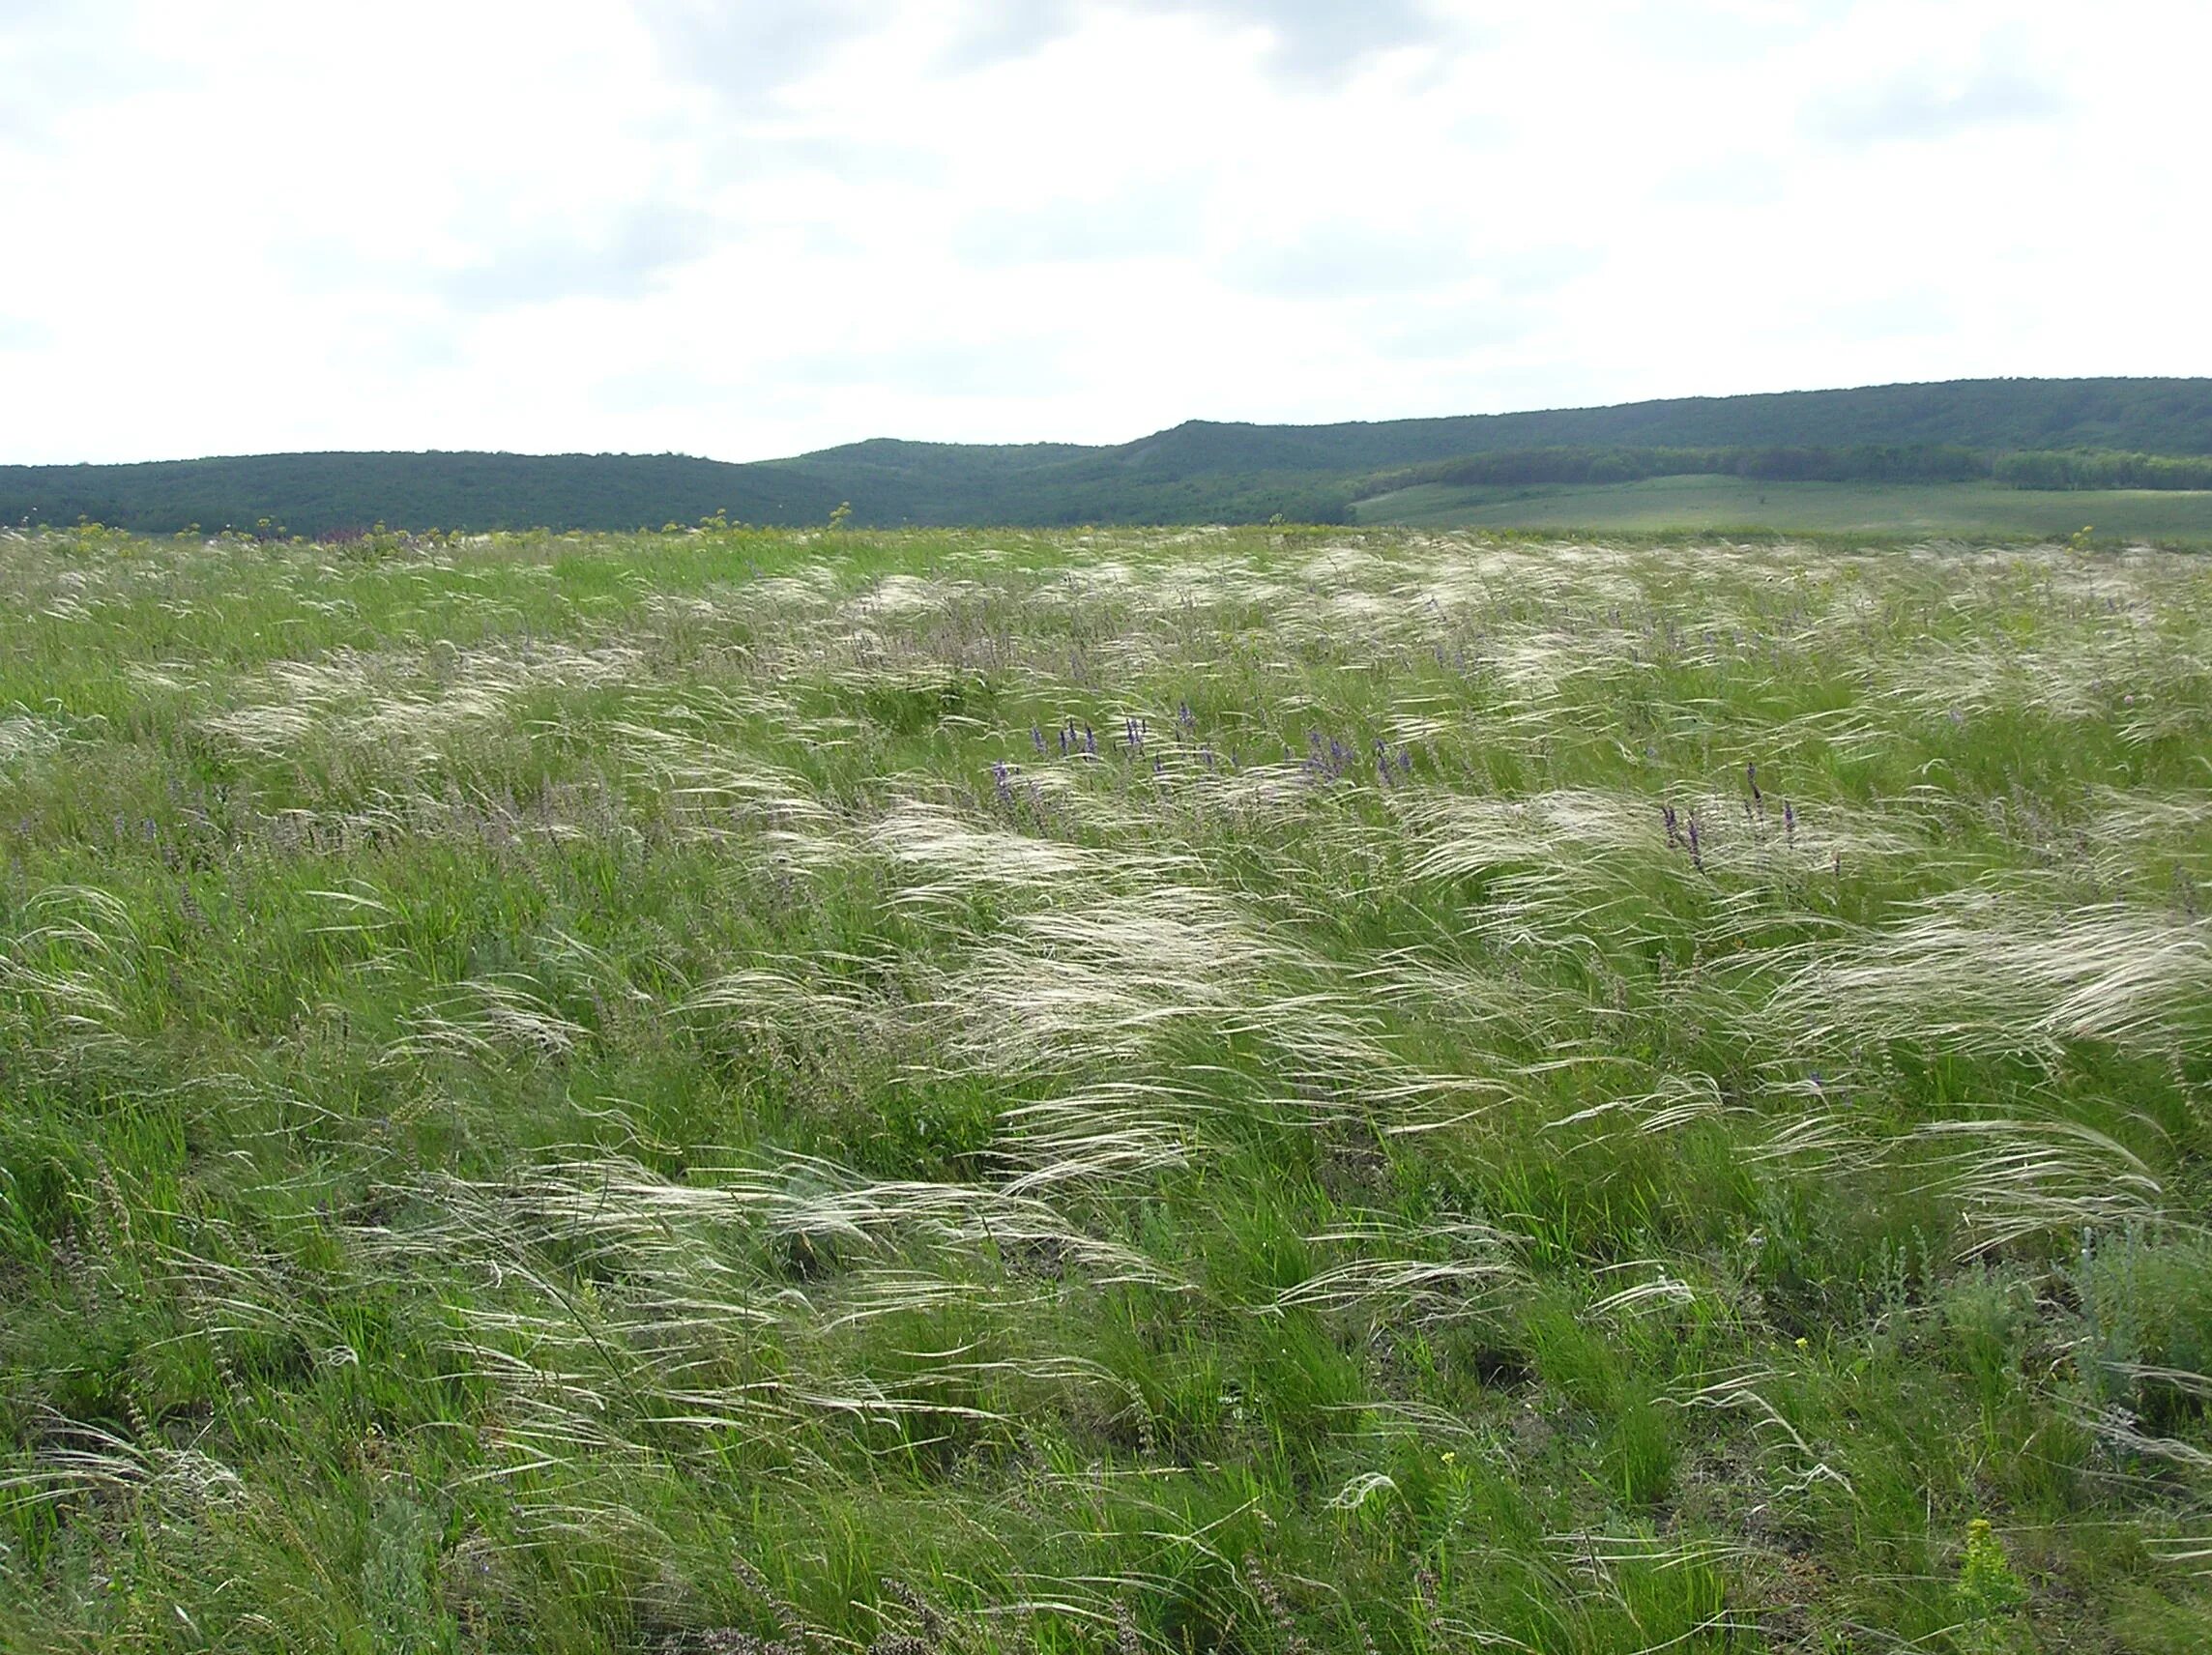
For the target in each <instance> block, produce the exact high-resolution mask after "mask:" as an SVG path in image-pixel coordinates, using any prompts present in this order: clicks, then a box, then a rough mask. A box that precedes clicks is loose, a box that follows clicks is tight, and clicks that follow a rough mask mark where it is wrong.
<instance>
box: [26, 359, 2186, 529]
mask: <svg viewBox="0 0 2212 1655" xmlns="http://www.w3.org/2000/svg"><path fill="white" fill-rule="evenodd" d="M1689 450H1699V451H1700V454H1699V458H1698V461H1697V463H1696V464H1695V465H1694V466H1693V465H1691V464H1690V463H1689V462H1688V461H1687V460H1686V459H1685V460H1684V461H1683V462H1682V463H1683V465H1684V468H1685V469H1696V470H1703V471H1735V472H1738V473H1740V474H1741V475H1745V476H1775V477H1825V476H1849V477H1862V476H1873V477H1882V476H1891V475H1895V476H1917V477H1930V476H1936V475H1938V474H1940V475H1951V474H1954V473H1958V474H1962V475H1967V474H1970V475H1981V476H1990V477H1995V478H1998V479H2005V478H2007V477H2008V475H2010V476H2013V477H2016V478H2017V477H2024V476H2025V475H2026V474H2027V472H2028V471H2031V470H2033V469H2034V466H2032V465H2027V464H2025V463H2024V462H2023V459H2022V457H2021V456H2023V455H2032V456H2038V459H2037V461H2036V464H2040V465H2042V466H2043V467H2044V470H2045V472H2046V473H2050V474H2051V475H2064V476H2066V477H2067V478H2069V479H2071V481H2072V483H2073V485H2076V486H2080V485H2082V484H2083V483H2084V482H2086V483H2087V484H2089V485H2095V484H2096V483H2097V482H2099V481H2100V480H2113V479H2126V480H2130V481H2131V482H2132V483H2134V484H2135V485H2139V486H2140V485H2145V483H2144V479H2146V478H2147V479H2149V481H2148V483H2147V485H2148V486H2161V485H2162V484H2163V485H2176V483H2177V480H2178V479H2187V478H2189V477H2191V476H2194V475H2195V469H2196V468H2173V467H2170V466H2166V467H2162V466H2159V465H2155V464H2145V463H2141V462H2140V461H2139V460H2138V461H2136V462H2134V463H2133V465H2132V469H2130V465H2129V464H2120V463H2115V462H2116V461H2127V460H2129V458H2130V456H2146V455H2147V456H2162V455H2163V456H2176V455H2178V456H2206V455H2212V379H2065V380H2052V379H2043V380H2038V379H1991V380H1954V381H1948V382H1943V383H1937V384H1927V385H1888V386H1874V387H1868V388H1864V389H1859V390H1850V391H1809V392H1777V393H1772V394H1763V395H1752V396H1723V397H1677V398H1672V399H1669V400H1665V401H1656V402H1636V403H1627V404H1622V405H1619V406H1615V407H1607V408H1570V409H1555V410H1550V411H1546V412H1538V413H1526V414H1494V415H1469V416H1463V417H1456V418H1448V419H1434V420H1393V421H1380V422H1375V423H1349V424H1336V425H1245V424H1222V423H1213V422H1209V421H1190V422H1188V423H1186V424H1182V425H1178V426H1176V427H1174V428H1173V429H1171V430H1166V431H1160V432H1157V433H1155V434H1153V435H1151V436H1149V437H1144V438H1140V439H1138V440H1137V441H1135V442H1131V443H1123V444H1119V445H1115V446H1111V447H1101V448H1091V447H1082V446H1077V445H1072V444H1054V443H1038V444H1028V445H1019V446H1004V447H995V446H985V445H962V444H943V443H906V442H896V441H891V440H888V439H886V440H878V441H874V442H866V443H857V444H853V445H850V446H848V447H844V448H836V449H825V450H820V451H819V452H815V453H809V454H801V455H799V456H797V457H795V458H791V459H782V460H768V461H761V462H757V463H753V464H744V465H740V464H730V463H726V462H722V461H717V460H705V459H695V458H691V457H688V456H685V455H682V454H504V453H310V454H268V455H259V456H252V457H244V458H220V459H198V460H163V461H154V462H149V463H145V464H138V465H108V466H0V522H7V523H20V522H40V523H73V522H75V521H77V520H78V519H80V518H90V519H92V520H94V521H96V522H102V523H107V524H111V525H115V526H118V527H125V528H132V529H140V530H146V531H154V532H168V531H174V530H180V529H184V528H187V527H189V526H191V525H198V526H199V527H201V528H204V529H210V530H213V529H218V528H224V527H237V528H251V527H253V526H255V525H256V524H258V523H260V522H262V520H264V519H266V520H267V521H268V522H269V524H270V525H272V526H280V527H282V528H284V529H287V530H290V531H292V532H295V533H302V534H327V533H330V532H333V531H338V530H345V529H354V528H365V527H367V526H369V525H371V524H374V523H378V522H382V523H386V524H389V525H391V526H392V527H393V528H414V529H423V528H432V527H436V528H447V529H491V528H522V527H532V526H543V527H552V528H602V529H622V528H636V527H640V526H645V527H658V526H659V525H661V524H662V523H665V522H681V523H689V522H693V521H696V520H698V519H699V518H702V517H707V516H711V515H713V514H714V513H715V512H722V513H725V514H726V515H727V516H729V517H730V518H731V519H733V520H739V521H745V522H753V523H815V522H821V521H823V520H825V519H826V518H827V517H828V516H829V513H830V512H831V511H832V510H833V509H834V508H836V507H838V506H839V505H840V504H845V503H849V504H850V505H851V507H852V515H853V519H854V520H855V521H856V522H859V523H865V524H897V523H919V524H962V523H975V524H980V523H991V524H1025V523H1027V524H1065V523H1081V522H1099V523H1107V522H1123V523H1130V522H1193V521H1256V520H1263V519H1266V518H1267V517H1270V516H1274V515H1277V514H1280V515H1282V516H1285V517H1289V518H1302V519H1306V520H1331V519H1336V518H1341V517H1342V516H1344V515H1345V513H1346V511H1347V510H1348V508H1349V506H1350V503H1351V502H1352V501H1353V500H1355V499H1358V498H1361V497H1362V496H1364V495H1368V494H1372V493H1375V492H1377V491H1378V490H1379V489H1381V488H1383V487H1387V486H1390V485H1392V484H1393V483H1394V482H1397V481H1402V480H1404V479H1405V478H1406V477H1407V476H1408V475H1416V476H1417V475H1431V476H1434V475H1438V474H1439V468H1449V467H1450V466H1451V465H1452V463H1453V462H1461V463H1462V464H1463V465H1471V466H1473V467H1474V468H1475V469H1477V470H1479V471H1481V472H1482V473H1483V474H1484V475H1486V476H1489V477H1492V478H1495V479H1503V480H1511V479H1512V478H1513V476H1514V475H1515V474H1516V473H1517V472H1527V473H1528V475H1529V476H1530V477H1531V479H1536V478H1540V477H1545V476H1552V475H1557V474H1558V473H1559V471H1560V469H1561V467H1562V465H1564V466H1565V467H1566V468H1567V469H1568V470H1570V471H1576V470H1577V468H1578V467H1579V468H1580V469H1579V471H1578V472H1577V475H1585V476H1606V475H1651V468H1652V467H1653V466H1654V465H1663V464H1673V463H1675V462H1674V461H1673V460H1670V459H1667V458H1666V457H1665V456H1666V455H1667V454H1669V453H1670V452H1673V451H1682V452H1684V453H1687V452H1688V451H1689ZM2063 450H2098V451H2099V453H2100V454H2101V455H2102V456H2104V457H2103V458H2101V459H2100V460H2099V461H2098V462H2097V463H2095V464H2088V463H2074V464H2072V465H2071V467H2070V469H2069V468H2068V467H2066V466H2064V465H2061V464H2060V463H2059V462H2058V461H2055V460H2052V459H2051V458H2049V456H2052V455H2055V454H2058V453H2060V452H2061V451H2063ZM1654 456H1657V457H1654ZM2008 465H2009V467H2010V471H2009V473H2008V470H2007V467H2008ZM2054 465H2056V466H2058V468H2059V469H2058V471H2057V472H2052V466H2054ZM2039 475H2040V474H2039ZM2187 485H2188V486H2201V484H2200V483H2194V482H2192V483H2188V484H2187Z"/></svg>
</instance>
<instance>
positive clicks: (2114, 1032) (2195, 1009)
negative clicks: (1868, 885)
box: [1764, 890, 2212, 1057]
mask: <svg viewBox="0 0 2212 1655" xmlns="http://www.w3.org/2000/svg"><path fill="white" fill-rule="evenodd" d="M2208 1016H2212V925H2207V923H2206V922H2205V921H2204V920H2202V919H2195V920H2192V919H2188V918H2186V917H2178V916H2176V915H2172V914H2170V913H2160V912H2157V911H2154V910H2150V909H2146V908H2142V907H2139V906H2137V905H2134V904H2129V903H2102V904H2094V905H2088V906H2084V907H2081V908H2076V909H2073V910H2069V911H2052V910H2051V909H2048V908H2042V907H2038V906H2035V905H2031V904H2028V903H2025V902H2022V901H2020V900H2018V899H2013V898H2008V897H2007V896H2005V895H2002V894H1998V893H1994V892H1991V891H1985V890H1969V891H1961V892H1952V893H1946V894H1944V895H1941V896H1937V897H1933V898H1930V899H1928V900H1926V901H1925V902H1923V903H1921V904H1920V905H1918V910H1917V912H1916V913H1914V914H1913V915H1912V916H1911V917H1909V918H1906V919H1905V920H1904V921H1902V922H1901V923H1899V924H1897V925H1894V926H1892V927H1890V928H1889V929H1888V930H1886V931H1881V932H1877V933H1875V934H1873V935H1871V936H1867V937H1865V938H1863V939H1860V940H1858V941H1855V942H1848V943H1844V944H1836V945H1833V946H1830V947H1827V948H1825V949H1823V950H1822V952H1821V953H1819V955H1817V956H1814V957H1812V958H1810V959H1808V960H1807V961H1806V962H1805V963H1804V964H1803V965H1802V966H1800V967H1799V968H1798V969H1797V970H1796V972H1795V973H1794V974H1793V975H1792V976H1791V977H1790V979H1789V980H1788V981H1787V982H1785V983H1784V984H1783V985H1782V986H1781V988H1780V990H1779V991H1778V992H1777V993H1776V994H1775V996H1774V998H1773V1001H1772V1002H1771V1003H1770V1004H1769V1005H1768V1007H1767V1009H1766V1013H1765V1019H1764V1021H1765V1024H1766V1026H1767V1028H1768V1029H1769V1030H1770V1031H1772V1033H1773V1035H1774V1036H1775V1037H1776V1038H1777V1039H1778V1040H1780V1041H1783V1042H1790V1041H1795V1042H1801V1043H1803V1044H1806V1045H1813V1044H1818V1043H1821V1042H1831V1041H1842V1042H1855V1041H1864V1040H1868V1039H1875V1040H1890V1039H1904V1038H1908V1037H1909V1038H1918V1039H1923V1040H1935V1041H1937V1042H1939V1043H1941V1044H1943V1045H1945V1046H1949V1047H1952V1048H1954V1049H1957V1050H1961V1051H1970V1052H1976V1053H1984V1054H1998V1053H2003V1052H2008V1051H2022V1050H2028V1051H2035V1052H2038V1053H2041V1054H2044V1055H2046V1056H2047V1057H2048V1056H2050V1055H2052V1054H2054V1053H2055V1052H2056V1050H2057V1048H2058V1046H2059V1045H2060V1043H2062V1042H2064V1041H2068V1040H2092V1039H2093V1040H2109V1041H2112V1042H2114V1043H2116V1044H2120V1045H2128V1046H2139V1047H2151V1048H2154V1049H2155V1048H2157V1047H2161V1046H2164V1045H2166V1044H2168V1043H2169V1042H2171V1041H2174V1040H2177V1039H2185V1038H2189V1037H2192V1036H2193V1035H2195V1034H2196V1033H2197V1032H2199V1031H2202V1030H2203V1028H2204V1027H2205V1026H2206V1019H2207V1017H2208Z"/></svg>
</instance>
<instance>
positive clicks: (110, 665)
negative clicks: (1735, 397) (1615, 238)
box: [0, 530, 2212, 1652]
mask: <svg viewBox="0 0 2212 1655" xmlns="http://www.w3.org/2000/svg"><path fill="white" fill-rule="evenodd" d="M0 583H4V593H5V599H6V604H5V610H4V612H0V710H4V711H0V833H4V835H5V846H6V855H7V867H6V878H5V882H4V884H0V1408H4V1409H5V1411H4V1414H0V1418H4V1420H5V1437H4V1440H5V1444H6V1446H5V1451H4V1458H0V1513H4V1526H0V1645H5V1646H6V1647H8V1648H10V1649H17V1648H20V1649H25V1650H31V1649H43V1648H86V1649H91V1648H123V1647H129V1648H131V1649H144V1648H161V1649H168V1648H173V1649H180V1650H181V1649H199V1648H218V1649H232V1648H264V1649H270V1650H297V1649H310V1648H331V1649H346V1650H376V1651H384V1650H409V1651H413V1650H438V1649H449V1648H493V1649H515V1650H524V1649H528V1650H578V1651H582V1650H654V1651H659V1650H668V1651H672V1652H683V1651H711V1650H722V1651H726V1650H738V1649H758V1648H764V1647H768V1646H771V1645H773V1644H776V1643H782V1644H784V1645H787V1646H790V1647H795V1648H796V1647H807V1648H816V1649H832V1648H861V1647H867V1646H870V1645H871V1644H873V1645H875V1646H877V1647H880V1648H882V1649H885V1650H887V1651H888V1650H892V1649H902V1650H914V1649H920V1648H924V1647H931V1648H935V1647H942V1648H946V1649H972V1648H973V1649H980V1648H1007V1649H1023V1648H1037V1649H1043V1650H1075V1649H1104V1648H1121V1649H1133V1648H1139V1647H1142V1648H1154V1647H1157V1648H1166V1649H1182V1648H1197V1649H1206V1648H1220V1649H1239V1650H1285V1651H1289V1650H1298V1649H1321V1648H1360V1647H1362V1646H1363V1645H1364V1644H1365V1643H1372V1645H1373V1646H1374V1647H1376V1648H1378V1649H1383V1650H1421V1651H1430V1650H1436V1651H1441V1650H1446V1649H1464V1648H1470V1647H1474V1646H1478V1645H1479V1646H1482V1647H1496V1648H1504V1649H1537V1650H1547V1651H1551V1650H1559V1651H1567V1650H1573V1651H1622V1652H1626V1651H1639V1650H1654V1649H1661V1648H1669V1649H1685V1650H1687V1649H1721V1648H1729V1649H1758V1648H1776V1649H1795V1648H1804V1649H1813V1648H1865V1649H1892V1648H1899V1647H1914V1648H1930V1649H1939V1648H1959V1649H1976V1650H1982V1649H2007V1648H2023V1649H2024V1648H2031V1647H2036V1646H2038V1644H2040V1646H2042V1647H2045V1648H2053V1649H2055V1648H2061V1647H2064V1648H2129V1649H2143V1650H2159V1649H2172V1650H2182V1649H2191V1648H2199V1647H2202V1646H2203V1640H2205V1639H2206V1637H2207V1636H2208V1634H2212V1595H2208V1594H2207V1591H2206V1588H2205V1585H2204V1582H2203V1580H2202V1578H2201V1577H2200V1575H2199V1574H2198V1573H2197V1571H2200V1570H2202V1569H2204V1568H2205V1566H2206V1564H2207V1561H2208V1560H2212V1420H2208V1419H2207V1415H2206V1405H2207V1398H2208V1397H2212V1379H2207V1378H2206V1377H2205V1376H2206V1374H2207V1372H2208V1371H2212V1237H2208V1235H2207V1233H2206V1230H2205V1228H2204V1222H2205V1217H2206V1213H2207V1206H2208V1199H2212V1198H2208V1189H2207V1179H2206V1168H2207V1164H2208V1163H2207V1152H2208V1150H2212V1119H2208V1117H2207V1093H2206V1088H2207V1084H2208V1081H2212V927H2208V925H2207V922H2206V920H2205V918H2204V916H2203V902H2204V899H2205V894H2206V893H2205V880H2206V878H2207V876H2208V875H2212V808H2208V806H2212V759H2208V757H2207V755H2208V754H2212V667H2208V664H2207V646H2208V640H2212V565H2208V564H2206V563H2204V562H2202V561H2197V560H2192V559H2189V558H2185V557H2177V556H2164V555H2157V554H2151V553H2135V554H2108V555H2097V556H2083V555H2080V554H2076V553H2071V552H2067V551H2063V550H2057V549H2047V550H2043V551H2033V552H2007V553H1985V552H1977V551H1974V550H1971V549H1966V548H1962V547H1936V548H1908V547H1886V548H1876V549H1870V550H1868V551H1866V552H1864V553H1862V554H1858V555H1842V554H1838V553H1834V552H1832V551H1813V550H1808V549H1802V548H1792V547H1789V546H1762V547H1758V548H1747V547H1742V546H1732V545H1729V544H1683V545H1678V546H1673V547H1665V548H1658V549H1651V548H1644V549H1622V548H1609V547H1607V546H1603V545H1588V544H1555V545H1536V544H1522V543H1515V544H1498V543H1492V542H1487V541H1484V540H1482V539H1479V538H1473V537H1440V536H1425V535H1419V534H1412V533H1406V532H1385V531H1328V532H1325V533H1319V534H1317V533H1309V532H1265V531H1249V532H1242V531H1240V532H1204V533H1164V532H1163V533H1116V534H1111V535H1065V536H1056V537H1030V536H986V535H969V534H959V535H947V534H934V535H912V536H891V537H873V536H861V535H858V534H838V535H814V536H808V535H769V534H753V533H745V532H742V531H719V530H712V531H705V532H695V533H690V534H682V535H667V536H657V537H596V538H586V537H548V536H530V537H498V538H493V539H487V540H478V541H469V542H455V541H449V540H440V539H427V540H406V539H399V538H395V537H376V538H372V539H370V540H367V541H364V542H362V543H360V544H357V545H353V546H348V547H335V548H334V547H315V546H307V545H303V544H297V543H295V544H268V545H262V544H255V543H253V542H251V541H245V540H235V539H220V540H217V541H212V542H209V541H202V540H198V539H190V540H176V541H168V540H161V541H148V540H143V539H133V538H129V537H121V536H114V535H109V534H105V533H102V532H99V531H94V530H84V531H79V532H77V533H74V534H40V535H23V534H19V533H18V534H11V535H8V536H7V537H5V538H4V539H0ZM901 1640H906V1641H901Z"/></svg>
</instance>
